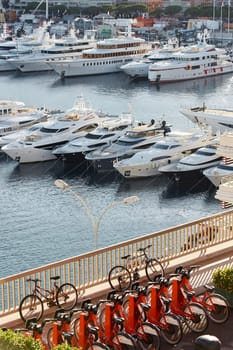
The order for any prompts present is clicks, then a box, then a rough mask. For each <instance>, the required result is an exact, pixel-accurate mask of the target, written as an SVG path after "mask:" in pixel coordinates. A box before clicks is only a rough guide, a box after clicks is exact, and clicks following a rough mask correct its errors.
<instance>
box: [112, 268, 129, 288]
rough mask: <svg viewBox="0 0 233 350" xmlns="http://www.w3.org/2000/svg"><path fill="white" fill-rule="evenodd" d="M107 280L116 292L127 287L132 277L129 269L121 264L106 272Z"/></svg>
mask: <svg viewBox="0 0 233 350" xmlns="http://www.w3.org/2000/svg"><path fill="white" fill-rule="evenodd" d="M108 282H109V284H110V286H111V288H112V289H115V290H117V291H118V292H120V291H123V290H126V289H128V288H129V287H130V286H131V283H132V279H131V275H130V272H129V270H128V269H127V268H126V267H124V266H121V265H117V266H114V267H113V268H112V269H111V270H110V271H109V274H108Z"/></svg>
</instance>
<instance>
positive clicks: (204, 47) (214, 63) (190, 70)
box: [148, 40, 233, 83]
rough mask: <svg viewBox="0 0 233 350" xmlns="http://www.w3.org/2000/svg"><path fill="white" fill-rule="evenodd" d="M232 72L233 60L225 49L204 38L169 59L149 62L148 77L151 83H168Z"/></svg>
mask: <svg viewBox="0 0 233 350" xmlns="http://www.w3.org/2000/svg"><path fill="white" fill-rule="evenodd" d="M232 72H233V62H231V60H230V58H229V60H228V59H227V56H226V52H225V50H223V49H218V48H216V47H215V46H214V45H210V44H207V43H206V42H205V40H204V41H200V42H199V43H198V44H196V45H191V46H187V47H186V48H184V49H183V50H181V51H180V52H177V53H174V54H173V57H172V59H171V60H167V61H161V62H158V63H153V64H151V65H150V67H149V71H148V79H149V81H150V82H151V83H168V82H177V81H183V80H191V79H198V78H204V77H205V78H208V77H213V76H217V75H222V74H226V73H232Z"/></svg>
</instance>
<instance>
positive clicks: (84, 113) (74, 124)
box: [2, 101, 101, 163]
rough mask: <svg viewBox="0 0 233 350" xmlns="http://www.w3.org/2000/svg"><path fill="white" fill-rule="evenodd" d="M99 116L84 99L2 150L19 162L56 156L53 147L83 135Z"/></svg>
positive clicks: (42, 159) (95, 122) (44, 159)
mask: <svg viewBox="0 0 233 350" xmlns="http://www.w3.org/2000/svg"><path fill="white" fill-rule="evenodd" d="M100 120H101V117H99V116H98V114H97V113H95V112H94V111H93V110H92V109H90V108H87V107H86V106H85V104H84V103H83V101H80V102H79V103H76V104H75V105H74V106H73V107H72V108H71V109H69V110H67V111H66V112H65V114H64V115H63V116H61V117H59V118H58V119H57V120H55V121H53V120H52V121H51V123H49V124H48V125H43V126H42V127H41V128H40V129H39V130H35V131H34V132H33V133H31V134H29V135H26V136H25V137H24V138H23V139H19V140H16V141H15V142H12V143H8V144H7V145H5V146H3V147H2V151H3V152H4V153H6V154H7V155H8V156H9V157H10V158H12V159H13V160H16V161H18V162H19V163H33V162H42V161H47V160H53V159H56V156H55V155H54V154H53V153H52V151H53V150H54V148H55V147H58V146H60V145H63V144H65V143H66V142H68V141H70V140H72V139H73V138H75V137H77V136H84V135H85V134H86V133H87V132H89V131H90V130H93V129H95V128H96V127H97V126H98V124H99V123H100Z"/></svg>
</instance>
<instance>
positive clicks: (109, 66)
mask: <svg viewBox="0 0 233 350" xmlns="http://www.w3.org/2000/svg"><path fill="white" fill-rule="evenodd" d="M132 59H133V58H129V56H126V57H120V58H116V57H113V58H112V59H109V58H105V59H104V58H101V59H100V60H89V61H88V60H83V59H77V60H73V61H71V60H70V61H60V62H50V63H49V64H50V66H51V67H52V68H53V69H54V70H55V71H56V72H57V73H58V74H59V75H60V76H61V77H73V76H85V75H98V74H108V73H118V72H120V71H121V69H120V67H121V66H122V64H126V63H128V62H129V61H132ZM92 61H93V62H92Z"/></svg>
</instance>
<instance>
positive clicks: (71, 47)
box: [7, 36, 96, 73]
mask: <svg viewBox="0 0 233 350" xmlns="http://www.w3.org/2000/svg"><path fill="white" fill-rule="evenodd" d="M95 44H96V42H95V40H87V39H77V38H76V37H73V36H70V37H64V38H63V39H59V40H57V41H55V43H54V44H53V45H50V46H45V47H42V48H41V49H40V50H39V51H32V52H31V53H30V54H28V55H24V56H22V57H21V56H19V57H12V58H9V59H7V62H8V64H9V65H11V66H12V68H14V69H18V70H20V71H21V72H24V73H28V72H41V71H49V70H52V67H51V66H50V65H49V64H48V63H49V62H50V61H54V60H63V59H66V58H69V59H73V58H76V57H80V55H81V53H82V51H83V50H87V49H90V48H93V47H95Z"/></svg>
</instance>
